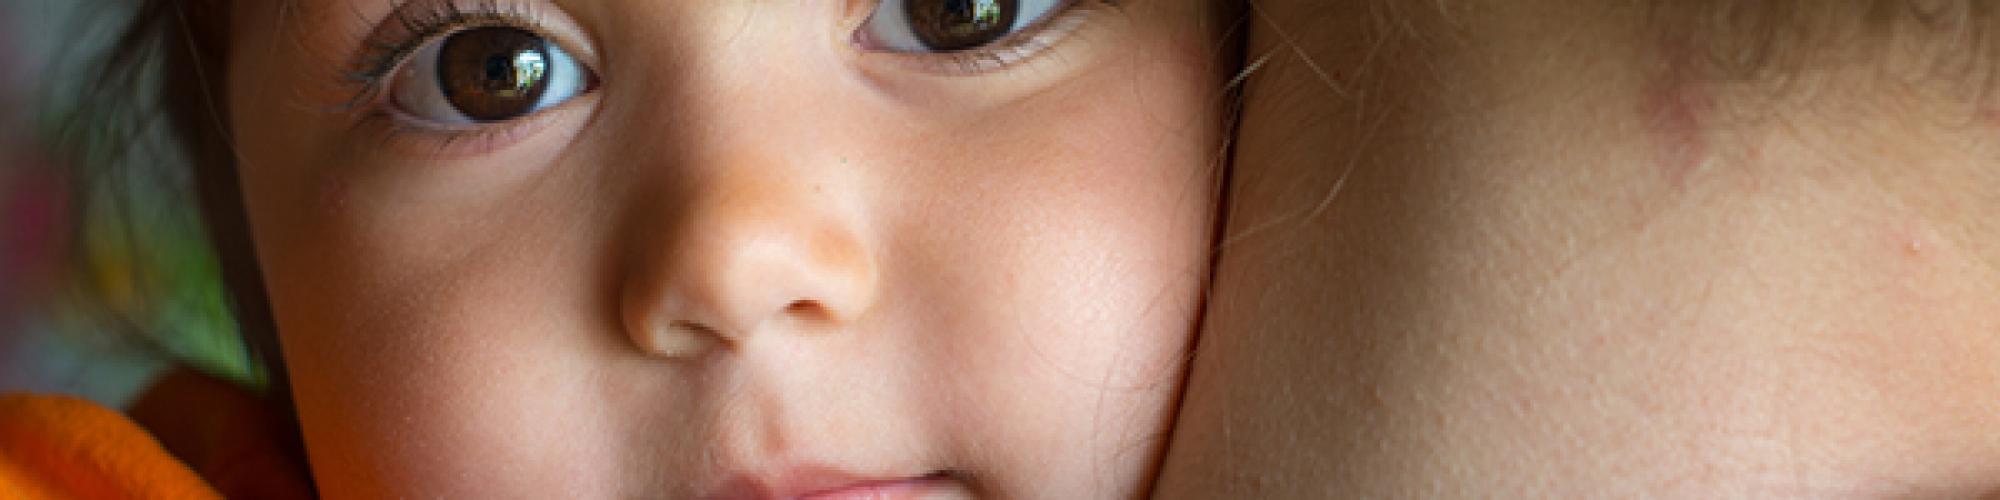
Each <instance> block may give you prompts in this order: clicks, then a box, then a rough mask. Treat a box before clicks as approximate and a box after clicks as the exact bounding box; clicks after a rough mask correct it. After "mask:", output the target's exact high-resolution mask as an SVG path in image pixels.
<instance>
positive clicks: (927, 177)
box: [227, 0, 1226, 498]
mask: <svg viewBox="0 0 2000 500" xmlns="http://www.w3.org/2000/svg"><path fill="white" fill-rule="evenodd" d="M462 3H464V4H466V5H473V4H477V3H479V2H462ZM500 4H502V5H514V6H525V7H526V8H527V10H529V11H531V12H534V13H535V14H536V16H537V17H538V18H539V19H541V21H540V23H541V25H542V26H544V27H545V29H547V30H548V35H549V36H550V37H551V38H552V39H553V40H555V41H556V42H557V43H559V44H562V45H563V47H564V48H565V49H566V50H567V51H568V52H569V53H570V54H572V55H574V56H575V57H576V58H577V60H578V61H579V62H581V63H583V64H584V65H586V66H588V67H590V68H591V69H592V70H593V71H595V72H596V74H597V76H598V86H597V88H596V89H595V90H593V91H591V92H589V93H587V94H585V95H583V96H582V97H579V98H577V99H575V100H573V101H570V102H567V103H564V104H562V105H559V106H556V107H554V108H551V109H549V110H546V111H544V112H541V113H538V114H535V115H532V116H530V117H527V118H524V119H522V120H520V121H518V122H516V123H510V124H508V125H505V126H502V127H501V132H499V133H495V134H490V135H484V136H480V138H474V139H466V140H462V141H452V142H446V141H439V140H436V136H437V135H438V134H436V133H433V132H426V131H417V130H410V129H408V128H407V127H400V126H398V125H397V124H396V122H395V121H394V118H392V117H389V116H385V115H382V114H380V113H373V112H371V111H379V110H380V106H372V107H371V106H362V107H359V108H354V109H342V108H341V107H340V106H339V105H340V104H342V103H345V102H347V101H348V99H349V98H350V97H352V95H353V91H354V89H352V88H350V87H351V85H347V84H345V83H344V80H343V78H344V77H345V76H346V75H345V74H343V73H342V71H345V70H347V69H349V68H351V65H349V64H348V61H350V60H351V58H352V54H353V53H354V52H355V51H357V50H360V47H361V41H362V40H363V39H364V38H366V37H367V36H368V35H369V33H370V30H372V29H374V27H375V26H376V25H377V24H378V23H381V22H382V21H383V20H384V18H385V16H387V14H388V12H389V11H390V9H391V7H392V5H391V2H388V1H386V0H352V1H344V0H299V1H295V2H273V1H243V2H236V4H235V6H234V10H233V22H234V26H235V29H234V36H233V37H232V39H231V47H232V50H231V52H230V55H229V61H230V64H229V72H228V75H227V82H228V88H229V89H230V92H229V101H228V104H229V109H230V110H231V114H230V127H231V129H232V131H233V134H234V141H235V145H236V146H237V149H238V150H239V152H240V160H241V167H240V171H241V176H242V179H243V185H244V191H245V198H246V205H247V208H248V212H249V213H250V214H251V223H252V229H253V234H254V236H255V241H256V246H257V250H258V255H259V258H260V260H261V263H262V265H263V269H264V271H265V274H266V276H267V279H268V282H269V289H270V290H269V292H270V298H271V304H272V306H273V310H274V313H275V315H276V318H277V322H278V326H279V331H280V332H281V341H282V344H283V348H284V354H285V356H284V357H285V361H286V362H287V364H288V367H289V369H290V373H291V380H290V382H291V386H292V388H293V389H294V391H295V394H296V398H297V404H298V409H299V417H300V421H301V425H302V428H303V431H304V436H305V440H306V446H307V449H308V455H309V457H310V461H311V465H312V467H313V472H314V474H315V476H316V478H317V480H318V485H319V486H320V487H321V488H322V489H323V491H324V494H325V495H326V496H327V497H328V498H592V497H604V498H614V497H615V498H691V497H716V498H722V497H728V498H735V497H754V496H780V495H788V494H797V493H803V492H807V491H809V490H817V489H823V488H829V487H835V486H842V485H844V484H849V483H852V482H853V481H857V480H884V479H886V480H903V479H925V478H928V480H926V481H918V482H921V483H923V484H925V485H927V486H926V487H928V488H931V489H930V490H929V492H930V493H937V494H942V495H944V496H959V495H968V494H976V495H980V496H988V497H1000V498H1110V497H1132V496H1137V495H1139V494H1142V492H1143V491H1145V489H1146V488H1147V487H1148V485H1149V483H1148V481H1150V479H1151V478H1152V476H1153V472H1154V470H1155V469H1156V468H1157V466H1158V462H1159V460H1160V457H1161V455H1162V448H1163V447H1164V445H1165V442H1166V434H1167V431H1168V424H1169V422H1170V420H1171V419H1172V417H1173V415H1174V413H1173V408H1174V406H1173V404H1174V401H1175V398H1176V397H1177V395H1178V389H1179V387H1180V382H1181V374H1182V373H1183V372H1184V363H1185V360H1186V359H1187V350H1188V348H1189V341H1190V339H1191V333H1192V331H1193V328H1194V326H1195V323H1196V313H1197V306H1198V304H1199V300H1200V289H1201V284H1202V282H1203V280H1204V279H1205V277H1206V271H1207V266H1208V263H1209V261H1208V258H1209V253H1208V251H1207V250H1208V248H1209V247H1210V243H1211V234H1210V231H1211V228H1212V227H1213V224H1214V221H1213V219H1212V213H1211V212H1212V210H1213V207H1214V206H1215V205H1216V200H1215V194H1216V190H1215V186H1216V177H1215V176H1216V170H1215V169H1214V162H1213V160H1214V159H1215V158H1216V156H1217V151H1218V145H1219V144H1220V143H1221V135H1220V134H1221V125H1222V123H1223V122H1224V120H1223V119H1222V116H1221V108H1222V107H1221V106H1220V105H1219V103H1220V102H1221V101H1220V92H1221V87H1222V84H1223V81H1222V80H1223V77H1224V76H1226V75H1224V71H1223V70H1220V69H1218V68H1216V67H1215V66H1214V61H1215V60H1216V56H1215V46H1216V43H1215V40H1216V39H1217V37H1218V34H1217V33H1215V32H1213V31H1211V30H1213V29H1214V28H1213V25H1212V24H1210V23H1206V22H1205V21H1204V20H1203V17H1204V16H1205V15H1207V14H1208V12H1207V9H1208V8H1209V7H1210V6H1209V5H1208V4H1206V3H1202V2H1197V1H1193V0H1150V1H1134V2H1120V6H1118V7H1116V8H1113V7H1108V6H1104V5H1097V4H1096V3H1094V2H1092V3H1090V4H1089V5H1087V6H1084V7H1079V8H1080V9H1087V10H1089V12H1088V13H1086V14H1084V15H1087V16H1089V17H1088V19H1087V21H1086V22H1084V23H1082V24H1081V25H1080V26H1078V27H1077V28H1076V30H1075V31H1074V32H1072V33H1070V34H1069V35H1067V36H1065V37H1063V38H1061V40H1060V41H1057V42H1055V44H1054V45H1053V46H1052V47H1050V48H1049V49H1047V50H1046V51H1045V52H1043V53H1041V54H1039V55H1036V56H1034V57H1032V58H1030V59H1029V60H1027V61H1023V62H1021V63H1019V64H1017V65H1015V66H1012V67H1009V68H1007V69H1003V70H999V71H993V72H990V73H984V74H978V75H941V74H938V73H936V72H933V71H930V70H927V69H925V67H923V66H922V65H920V64H911V61H912V60H913V58H912V57H909V56H904V55H894V54H884V53H864V52H862V51H860V50H858V49H857V47H856V46H855V45H854V44H852V43H850V40H851V39H852V38H851V36H850V35H851V33H853V30H854V29H855V28H856V27H857V26H858V25H860V24H861V22H862V20H863V19H865V18H866V17H867V14H868V9H869V8H870V7H871V6H873V5H874V4H875V2H862V1H811V2H790V1H785V2H777V1H772V2H748V1H744V2H738V1H726V2H723V1H716V2H668V1H654V0H601V1H585V0H576V1H556V2H540V1H519V2H514V1H509V2H500Z"/></svg>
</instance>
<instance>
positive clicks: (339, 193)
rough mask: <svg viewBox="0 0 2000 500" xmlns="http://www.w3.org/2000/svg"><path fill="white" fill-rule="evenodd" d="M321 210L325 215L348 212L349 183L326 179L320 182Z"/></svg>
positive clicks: (330, 178)
mask: <svg viewBox="0 0 2000 500" xmlns="http://www.w3.org/2000/svg"><path fill="white" fill-rule="evenodd" d="M319 209H320V212H321V213H323V214H325V215H329V216H332V215H339V214H340V213H341V212H344V211H346V210H347V181H343V180H340V179H335V178H332V177H328V178H325V179H323V180H321V182H320V189H319Z"/></svg>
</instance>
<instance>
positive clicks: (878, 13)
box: [861, 0, 1062, 52]
mask: <svg viewBox="0 0 2000 500" xmlns="http://www.w3.org/2000/svg"><path fill="white" fill-rule="evenodd" d="M907 1H909V0H882V3H881V4H879V5H876V6H875V12H874V13H871V14H869V15H868V21H867V22H865V23H862V25H861V29H862V30H864V31H866V32H867V34H868V37H869V38H871V39H873V40H874V41H875V43H878V44H881V45H882V48H884V49H888V50H890V51H895V52H931V49H930V47H925V46H924V42H923V41H921V40H918V39H917V32H916V28H914V27H911V26H910V17H909V14H908V13H909V10H908V9H905V8H903V2H907ZM1061 2H1062V0H1020V9H1021V12H1020V15H1016V16H1014V25H1013V26H1008V27H1007V32H1008V33H1009V34H1012V33H1014V32H1017V31H1021V30H1022V29H1026V28H1027V27H1028V26H1031V25H1034V24H1035V23H1037V22H1041V21H1042V18H1044V17H1048V16H1049V14H1053V13H1055V10H1056V6H1057V5H1059V4H1060V3H1061Z"/></svg>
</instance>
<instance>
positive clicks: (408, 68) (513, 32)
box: [389, 26, 596, 125]
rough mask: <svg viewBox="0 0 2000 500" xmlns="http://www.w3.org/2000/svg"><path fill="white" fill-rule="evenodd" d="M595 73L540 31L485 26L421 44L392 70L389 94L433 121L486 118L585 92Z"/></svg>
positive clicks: (513, 114)
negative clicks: (400, 65)
mask: <svg viewBox="0 0 2000 500" xmlns="http://www.w3.org/2000/svg"><path fill="white" fill-rule="evenodd" d="M595 79H596V77H595V76H593V75H592V74H591V73H590V70H588V69H585V68H584V67H583V65H582V64H579V63H577V62H576V59H575V58H574V57H571V56H570V55H569V53H568V52H566V51H564V50H563V49H562V47H560V46H557V45H556V44H554V43H550V42H549V40H548V39H546V38H543V37H542V36H541V35H538V34H535V33H534V32H531V31H528V30H525V29H521V28H514V27H508V26H488V27H478V28H471V29H466V30H462V31H459V32H456V33H452V34H450V35H446V36H442V37H438V38H437V39H435V40H431V41H430V42H427V43H425V44H424V46H423V47H421V48H419V49H417V50H416V51H415V52H414V53H412V56H411V57H410V59H409V61H408V62H407V63H405V64H404V67H403V68H402V69H401V70H399V71H398V72H397V76H396V77H395V81H394V82H393V83H391V84H390V91H389V99H390V101H391V102H392V103H393V105H394V106H395V107H396V108H397V109H399V110H401V111H403V112H405V113H408V114H409V115H411V116H414V117H416V118H419V119H422V120H426V121H430V122H434V123H437V124H442V125H469V124H477V123H492V122H500V121H506V120H511V119H514V118H519V117H521V116H526V115H528V114H531V113H535V112H537V111H541V110H544V109H548V108H550V107H553V106H556V105H558V104H562V103H563V102H566V101H568V100H570V99H572V98H575V97H577V96H579V95H582V94H584V93H586V92H588V91H589V90H590V87H591V85H593V82H594V80H595Z"/></svg>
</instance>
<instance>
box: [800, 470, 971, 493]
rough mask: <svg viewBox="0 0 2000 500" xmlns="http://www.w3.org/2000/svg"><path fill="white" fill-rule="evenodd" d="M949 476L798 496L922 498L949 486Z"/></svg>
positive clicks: (940, 474) (863, 483)
mask: <svg viewBox="0 0 2000 500" xmlns="http://www.w3.org/2000/svg"><path fill="white" fill-rule="evenodd" d="M952 481H953V479H952V477H951V475H950V474H948V473H945V472H936V473H931V474H927V475H923V476H918V477H910V478H903V479H892V480H887V481H861V482H857V483H853V484H848V485H844V486H839V487H835V488H833V489H829V490H820V491H815V492H811V493H806V494H804V495H800V496H799V497H798V498H800V499H804V500H863V499H905V498H924V497H927V496H931V495H932V494H933V493H937V492H940V491H942V490H944V489H946V488H948V487H950V486H951V484H949V483H951V482H952Z"/></svg>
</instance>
